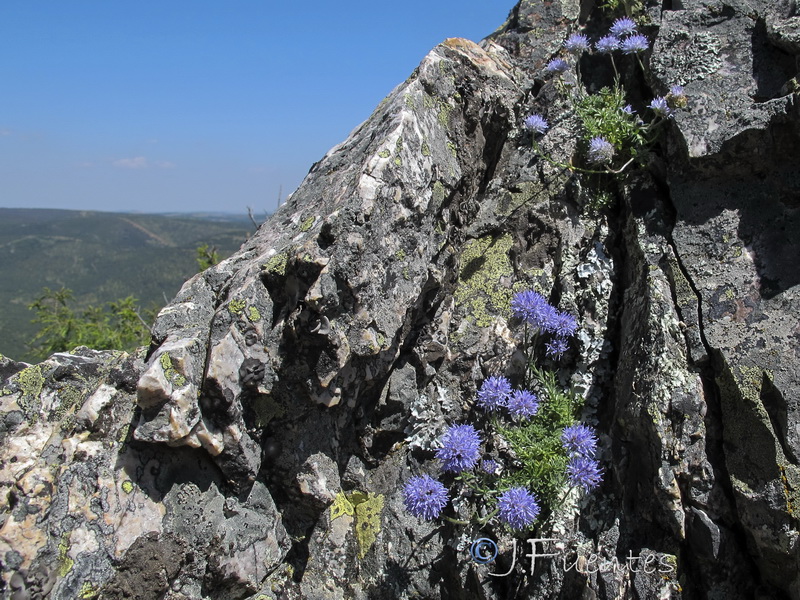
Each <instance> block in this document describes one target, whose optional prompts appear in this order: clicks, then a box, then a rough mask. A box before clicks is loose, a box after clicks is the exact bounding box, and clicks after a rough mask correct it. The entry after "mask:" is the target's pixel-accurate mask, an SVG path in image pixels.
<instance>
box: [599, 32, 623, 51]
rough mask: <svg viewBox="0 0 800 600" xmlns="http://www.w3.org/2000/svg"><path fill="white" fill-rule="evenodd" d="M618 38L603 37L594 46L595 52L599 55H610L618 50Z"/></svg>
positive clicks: (611, 36) (612, 36)
mask: <svg viewBox="0 0 800 600" xmlns="http://www.w3.org/2000/svg"><path fill="white" fill-rule="evenodd" d="M619 44H620V41H619V38H618V37H616V36H614V35H604V36H603V37H601V38H600V39H599V40H597V42H596V43H595V45H594V48H595V50H597V51H598V52H599V53H600V54H611V53H612V52H613V51H614V50H617V49H619Z"/></svg>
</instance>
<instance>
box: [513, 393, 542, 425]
mask: <svg viewBox="0 0 800 600" xmlns="http://www.w3.org/2000/svg"><path fill="white" fill-rule="evenodd" d="M538 410H539V399H538V398H537V397H536V394H534V393H533V392H529V391H528V390H515V391H514V393H513V394H511V398H509V399H508V412H510V413H511V416H513V417H515V418H523V419H528V418H530V417H532V416H533V415H535V414H536V411H538Z"/></svg>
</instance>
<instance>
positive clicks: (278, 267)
mask: <svg viewBox="0 0 800 600" xmlns="http://www.w3.org/2000/svg"><path fill="white" fill-rule="evenodd" d="M288 262H289V255H288V254H287V253H286V252H281V253H280V254H276V255H275V256H273V257H272V258H270V259H269V260H268V261H267V263H266V264H265V265H263V266H262V269H264V270H265V271H266V272H267V273H273V274H276V275H286V263H288ZM242 308H244V307H242Z"/></svg>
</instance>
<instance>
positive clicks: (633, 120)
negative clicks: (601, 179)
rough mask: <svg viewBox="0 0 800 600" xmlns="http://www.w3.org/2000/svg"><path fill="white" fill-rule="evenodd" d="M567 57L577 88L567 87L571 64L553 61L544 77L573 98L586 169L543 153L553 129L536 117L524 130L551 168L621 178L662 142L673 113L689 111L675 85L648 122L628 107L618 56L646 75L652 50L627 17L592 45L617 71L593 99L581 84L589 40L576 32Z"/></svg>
mask: <svg viewBox="0 0 800 600" xmlns="http://www.w3.org/2000/svg"><path fill="white" fill-rule="evenodd" d="M563 47H564V50H565V51H566V52H567V54H568V55H573V56H574V57H575V81H577V85H570V84H566V83H565V75H566V74H567V73H568V72H569V70H570V68H571V67H570V64H569V63H568V62H567V61H566V60H564V59H563V58H554V59H552V60H551V61H550V62H548V63H547V66H546V67H545V69H544V70H545V74H546V75H547V76H552V77H555V78H556V79H555V81H556V84H557V87H558V89H560V90H561V91H562V92H564V93H567V94H569V95H570V97H571V99H572V101H573V104H574V107H575V112H576V114H577V116H578V119H579V120H580V123H581V130H580V141H579V144H578V148H579V153H580V156H581V157H582V162H583V164H572V163H570V164H564V163H559V162H557V161H554V160H553V159H552V158H551V157H549V156H548V155H547V154H545V153H544V152H543V151H542V149H541V147H540V144H539V140H538V137H537V136H542V135H545V133H546V132H547V130H548V128H549V125H548V123H547V120H546V119H545V118H544V117H543V116H542V115H538V114H533V115H530V116H528V117H526V118H525V120H524V122H523V126H524V128H525V129H527V130H529V131H531V133H532V135H533V147H534V150H535V151H536V152H537V154H539V155H540V156H542V157H543V158H544V159H545V160H547V161H549V162H550V163H552V164H554V165H557V166H560V167H564V168H567V169H569V170H571V171H575V172H579V173H588V174H619V173H622V172H623V171H625V170H626V169H627V168H628V167H629V166H630V165H632V164H634V163H636V162H640V163H641V162H643V161H644V157H645V156H646V154H647V151H648V150H649V149H650V148H651V147H652V146H653V144H654V143H655V142H656V140H657V139H658V134H659V133H660V131H659V128H660V126H661V125H662V124H663V123H664V122H665V121H666V120H667V119H669V118H672V117H673V116H674V114H675V112H676V111H677V110H679V109H681V108H686V106H687V104H688V102H687V98H686V95H685V93H684V90H683V88H682V87H680V86H673V87H672V88H671V89H670V92H669V94H667V95H666V96H657V97H655V98H653V100H652V101H651V102H650V104H649V105H648V106H647V107H646V110H645V114H647V115H648V116H649V120H648V121H645V120H644V119H643V118H642V117H640V116H639V115H637V114H636V111H635V110H634V109H633V107H632V106H631V105H630V104H628V103H627V101H626V94H625V90H624V89H623V86H622V84H621V83H620V77H619V71H618V69H617V64H616V59H615V55H618V54H622V55H624V56H628V57H633V58H635V60H636V61H637V63H638V64H639V66H640V67H641V69H642V71H644V70H645V66H644V63H643V62H642V56H643V54H644V53H645V52H646V51H647V50H648V49H649V47H650V40H649V39H648V38H647V36H645V35H643V34H641V33H639V32H638V26H637V24H636V22H635V21H634V20H633V19H631V18H629V17H622V18H619V19H616V20H615V21H614V22H613V23H612V25H611V27H610V29H609V31H608V33H607V34H606V35H604V36H602V37H600V38H599V39H598V40H597V41H595V42H594V52H595V54H597V55H600V56H608V57H609V60H610V61H611V65H612V67H613V69H614V74H615V77H614V83H613V85H611V86H607V87H604V88H602V89H600V90H599V91H598V92H596V93H594V94H588V93H586V91H585V90H584V88H583V86H582V85H581V78H580V72H579V71H578V59H579V57H580V56H581V55H582V54H584V53H587V52H590V51H591V48H592V44H591V41H590V40H589V38H588V37H587V36H586V35H584V34H582V33H573V34H572V35H570V36H569V37H568V38H567V39H566V41H565V42H564V44H563Z"/></svg>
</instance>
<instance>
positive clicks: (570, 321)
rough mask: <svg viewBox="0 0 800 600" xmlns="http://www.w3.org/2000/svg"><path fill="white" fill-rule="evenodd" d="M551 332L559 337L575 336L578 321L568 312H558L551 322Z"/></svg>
mask: <svg viewBox="0 0 800 600" xmlns="http://www.w3.org/2000/svg"><path fill="white" fill-rule="evenodd" d="M551 326H552V329H551V331H552V332H553V333H555V334H556V335H557V336H559V337H563V338H568V337H571V336H573V335H575V330H576V329H578V320H577V319H576V318H575V317H573V316H572V315H571V314H569V313H568V312H562V311H558V313H556V316H555V318H554V319H553V322H552V325H551Z"/></svg>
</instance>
